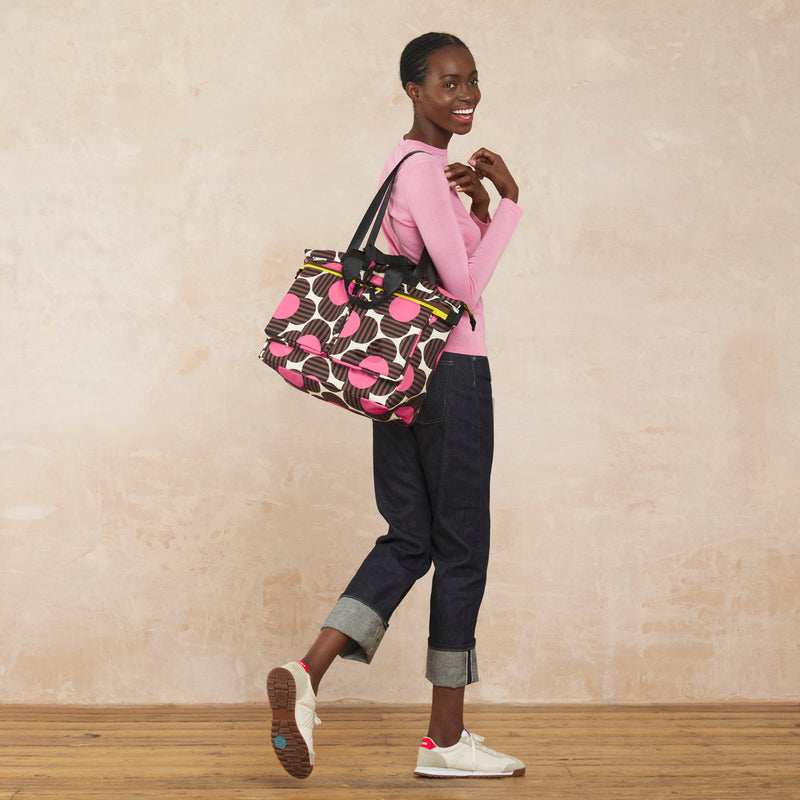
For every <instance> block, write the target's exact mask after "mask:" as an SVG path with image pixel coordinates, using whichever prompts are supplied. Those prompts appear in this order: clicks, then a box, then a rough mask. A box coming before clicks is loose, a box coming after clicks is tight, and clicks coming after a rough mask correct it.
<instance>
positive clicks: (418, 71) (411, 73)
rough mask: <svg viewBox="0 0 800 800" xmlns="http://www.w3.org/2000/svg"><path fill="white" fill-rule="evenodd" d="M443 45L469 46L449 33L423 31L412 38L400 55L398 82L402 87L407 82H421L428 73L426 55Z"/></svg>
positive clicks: (465, 47) (466, 48)
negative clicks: (420, 34)
mask: <svg viewBox="0 0 800 800" xmlns="http://www.w3.org/2000/svg"><path fill="white" fill-rule="evenodd" d="M443 47H463V48H464V49H465V50H469V48H468V47H467V46H466V45H465V44H464V42H462V41H461V39H459V38H458V37H457V36H453V35H452V34H450V33H424V34H423V35H422V36H418V37H417V38H416V39H412V40H411V41H410V42H409V43H408V44H407V45H406V46H405V49H404V50H403V54H402V55H401V56H400V82H401V83H402V84H403V88H404V89H405V87H406V86H407V85H408V84H409V83H416V84H421V83H422V82H423V81H424V80H425V75H426V74H427V73H428V56H429V55H430V54H431V53H433V52H434V51H436V50H441V49H442V48H443Z"/></svg>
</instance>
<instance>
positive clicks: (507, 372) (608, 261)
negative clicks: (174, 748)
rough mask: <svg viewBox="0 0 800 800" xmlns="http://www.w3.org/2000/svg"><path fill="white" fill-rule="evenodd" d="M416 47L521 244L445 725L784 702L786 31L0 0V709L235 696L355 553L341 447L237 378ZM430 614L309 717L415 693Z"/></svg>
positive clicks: (795, 253) (292, 634)
mask: <svg viewBox="0 0 800 800" xmlns="http://www.w3.org/2000/svg"><path fill="white" fill-rule="evenodd" d="M426 30H449V31H452V32H453V33H456V34H457V35H460V36H461V37H462V38H463V39H464V40H465V41H466V42H467V43H468V44H469V45H470V46H471V48H472V50H473V53H474V55H475V57H476V61H477V63H478V68H479V70H480V74H481V85H482V89H483V93H484V99H483V102H482V104H481V106H480V107H479V111H478V115H477V117H476V122H475V125H474V128H473V132H472V134H471V135H470V136H469V137H468V138H466V139H457V140H454V141H453V142H452V145H451V148H450V152H451V157H452V158H453V160H465V159H466V158H467V157H468V156H469V155H470V153H472V152H473V151H474V150H475V149H477V148H478V147H479V146H482V145H485V146H487V147H490V148H491V149H494V150H496V151H498V152H500V153H502V154H503V155H504V157H505V158H506V160H507V162H508V163H509V165H511V167H512V168H513V169H514V171H515V173H516V175H517V176H518V179H519V183H520V185H521V194H520V204H521V205H522V206H523V207H524V209H525V212H526V213H525V216H524V218H523V220H522V223H521V225H520V227H519V229H518V231H517V234H516V236H515V238H514V240H513V242H512V244H511V246H510V248H509V249H508V250H507V252H506V254H505V256H504V258H503V260H502V262H501V264H500V266H499V268H498V272H497V275H496V277H495V280H494V281H493V283H492V284H491V285H490V288H489V290H488V292H487V297H486V302H487V307H488V326H489V331H490V342H489V344H490V348H491V351H492V355H493V371H494V381H495V405H496V415H497V431H496V434H497V450H496V459H495V464H496V468H495V478H494V485H493V498H494V499H493V505H494V530H493V561H492V566H491V571H490V583H489V588H488V592H487V597H486V600H485V603H484V608H483V612H482V618H481V623H480V629H479V658H480V660H481V673H482V680H481V681H480V683H478V684H476V685H475V686H474V687H472V688H471V689H470V699H472V700H486V701H515V702H556V701H567V702H572V701H576V702H613V701H632V702H650V701H692V700H697V701H708V700H728V699H776V700H777V699H783V700H786V699H800V645H799V644H798V643H799V642H800V530H799V529H798V522H799V520H800V463H799V462H800V417H799V415H798V409H799V408H800V370H799V369H798V345H799V344H800V335H798V322H797V309H798V307H800V291H799V289H798V266H799V263H798V262H799V261H800V239H799V238H798V212H800V162H798V158H797V142H798V135H799V134H800V125H799V124H798V123H800V100H799V99H798V98H799V97H800V92H798V78H799V77H800V51H798V47H797V42H798V40H799V39H800V10H798V4H797V3H796V2H790V0H725V2H717V1H716V0H695V1H694V2H690V1H689V0H668V1H667V2H655V1H654V0H653V1H652V2H651V1H650V0H645V1H644V2H641V0H639V1H638V2H632V1H627V0H609V2H602V3H600V2H597V3H584V2H571V3H562V2H556V0H542V2H538V3H535V4H531V3H528V2H522V1H521V0H503V2H502V3H501V2H480V3H478V2H474V3H473V2H466V0H446V2H442V3H437V4H431V3H429V2H420V0H409V2H407V3H405V4H403V6H402V10H400V7H399V6H397V4H396V3H390V2H387V0H375V2H369V3H367V2H361V0H337V2H336V3H333V2H315V3H307V2H305V1H304V0H301V1H300V2H292V3H289V2H275V1H273V0H267V2H262V0H226V2H216V0H196V2H191V3H183V2H169V1H167V2H157V1H156V0H110V2H106V3H89V2H83V1H82V0H43V1H42V2H36V3H32V2H28V0H4V2H3V3H2V5H1V6H0V67H1V68H0V97H1V98H2V107H3V109H4V112H3V115H2V120H1V121H0V204H2V205H1V206H0V292H1V293H2V294H0V302H1V306H0V309H1V316H0V320H1V321H0V325H1V326H2V348H0V374H2V376H3V380H2V388H0V617H1V618H2V619H1V620H0V623H1V624H0V631H1V632H0V700H1V701H3V702H29V703H31V702H32V703H35V702H77V703H123V702H124V703H136V702H176V703H195V702H233V701H249V700H261V699H262V698H263V679H264V676H265V674H266V671H267V670H268V669H269V668H270V667H271V666H273V665H275V664H280V663H283V662H284V661H286V660H288V659H290V658H294V657H299V656H301V655H302V653H303V652H304V651H305V648H306V646H307V644H308V643H309V642H310V641H311V639H312V637H313V636H314V635H315V631H316V629H317V627H318V626H319V624H320V623H321V622H322V620H323V619H324V618H325V616H326V615H327V613H328V610H329V608H330V606H331V605H332V603H333V602H334V601H335V599H336V597H337V596H338V593H339V592H340V591H341V590H342V589H343V588H344V585H345V584H346V582H347V580H348V579H349V577H350V575H351V573H352V571H353V570H354V569H355V567H356V566H357V564H358V562H359V559H360V558H361V557H362V556H363V555H364V554H365V553H366V551H367V549H368V548H369V547H370V545H371V542H372V541H373V539H374V538H375V537H376V536H378V535H380V534H381V533H382V532H383V527H384V526H383V523H382V521H381V520H380V519H379V517H378V516H377V512H375V510H374V507H373V502H372V490H371V475H370V455H371V454H370V442H369V425H368V423H366V422H365V421H363V420H361V419H358V418H355V417H350V416H348V415H346V414H343V413H341V412H338V411H337V410H335V409H332V408H328V407H326V406H324V405H323V404H321V403H318V402H316V401H314V400H311V399H309V398H306V397H304V396H302V395H300V394H299V393H296V392H294V391H293V390H291V389H290V388H288V387H286V386H285V385H283V383H282V382H281V381H280V380H279V379H278V378H277V377H276V376H275V375H273V374H272V373H270V372H269V371H268V370H267V369H266V367H264V366H263V365H262V364H261V363H260V362H259V361H258V359H257V354H258V351H259V349H260V346H261V343H262V340H263V337H262V329H263V326H264V324H265V323H266V321H267V318H268V317H269V315H270V314H271V312H272V310H274V307H275V306H276V305H277V303H278V301H279V300H280V298H281V296H282V294H283V292H284V291H285V289H286V287H287V286H288V283H289V280H290V278H291V276H292V275H293V272H294V270H295V269H296V268H297V266H298V265H299V263H300V261H299V260H300V257H301V254H302V250H303V248H304V247H343V246H345V245H346V243H347V241H348V240H349V237H350V235H351V232H352V230H353V229H354V227H355V224H356V222H357V220H358V219H359V218H360V216H361V214H362V212H363V210H364V208H365V206H366V202H367V200H368V199H369V198H370V197H371V195H372V193H373V192H374V190H375V187H376V179H377V175H378V173H379V171H380V167H381V164H382V163H383V159H384V157H385V155H386V153H387V151H388V150H389V149H390V148H391V146H392V145H393V144H394V142H395V141H396V139H398V138H399V137H400V136H401V135H402V134H403V133H404V132H405V131H406V130H407V129H408V127H409V126H410V107H409V104H408V102H407V100H406V98H405V97H404V95H403V94H402V91H401V87H400V85H399V80H398V79H397V76H396V72H397V67H396V64H397V60H398V58H399V53H400V51H401V49H402V47H403V45H404V44H405V43H406V42H407V41H408V40H409V39H411V38H413V37H414V36H415V35H417V34H418V33H421V32H424V31H426ZM427 585H428V584H427V580H425V581H423V582H422V583H421V584H420V585H419V586H418V587H416V588H415V590H414V591H413V592H412V593H411V595H410V596H409V597H408V598H407V600H406V602H405V604H404V605H403V606H402V607H401V608H400V610H399V611H398V612H397V614H396V615H395V617H394V618H393V619H392V622H391V626H390V629H389V632H388V634H387V636H386V638H385V640H384V645H383V647H382V650H381V651H380V652H379V653H378V655H377V657H376V659H375V661H374V662H373V665H372V666H371V667H370V668H366V667H364V666H363V665H358V664H352V663H337V664H336V665H334V667H333V668H332V670H331V673H330V674H329V680H328V682H327V684H326V685H325V688H324V693H323V697H324V699H326V700H332V699H337V698H343V697H355V698H361V699H365V700H381V701H388V702H401V701H409V702H412V701H413V702H419V701H423V700H425V699H426V698H427V697H428V692H429V689H428V685H427V684H426V682H425V679H424V677H423V673H424V657H425V637H426V629H427V597H426V590H427Z"/></svg>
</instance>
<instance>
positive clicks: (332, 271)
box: [301, 264, 466, 319]
mask: <svg viewBox="0 0 800 800" xmlns="http://www.w3.org/2000/svg"><path fill="white" fill-rule="evenodd" d="M304 266H306V267H313V268H314V269H318V270H320V271H321V272H328V273H330V274H331V275H337V276H338V277H340V278H341V277H342V273H341V272H337V271H336V270H335V269H328V268H327V267H321V266H319V264H304ZM301 271H302V270H301ZM377 288H380V287H377ZM394 296H395V297H402V298H403V299H405V300H410V301H411V302H412V303H417V304H418V305H421V306H422V307H423V308H427V309H428V310H429V311H430V312H431V313H432V314H436V316H437V317H439V318H440V319H447V318H448V317H449V316H450V315H449V314H448V313H446V312H445V311H442V310H441V309H440V308H436V306H433V305H431V304H430V303H426V302H425V301H424V300H418V299H417V298H416V297H411V296H410V295H407V294H401V293H400V292H394ZM464 308H466V306H464Z"/></svg>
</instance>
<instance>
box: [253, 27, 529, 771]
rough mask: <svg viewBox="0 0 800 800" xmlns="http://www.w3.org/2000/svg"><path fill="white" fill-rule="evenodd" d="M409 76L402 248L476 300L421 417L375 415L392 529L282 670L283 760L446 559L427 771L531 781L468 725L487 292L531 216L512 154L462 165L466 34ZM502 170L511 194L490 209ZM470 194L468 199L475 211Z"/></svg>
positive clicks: (392, 229) (433, 641)
mask: <svg viewBox="0 0 800 800" xmlns="http://www.w3.org/2000/svg"><path fill="white" fill-rule="evenodd" d="M400 78H401V81H402V83H403V87H404V89H405V91H406V94H407V95H408V97H409V98H410V99H411V101H412V103H413V107H414V121H413V125H412V127H411V130H410V131H409V132H408V133H407V134H406V135H405V136H404V137H403V139H402V140H401V141H400V142H399V143H398V144H397V146H396V147H395V148H394V150H393V151H392V153H391V154H390V155H389V158H388V159H387V161H386V164H385V166H384V170H383V177H385V176H386V175H388V173H389V172H390V171H391V169H392V168H393V167H394V166H395V165H396V164H397V163H398V161H400V159H401V158H403V156H405V155H406V154H408V153H411V152H413V151H415V150H416V151H421V152H420V153H419V154H416V155H414V156H412V157H411V158H409V159H408V160H407V161H406V162H405V163H404V164H403V166H402V167H401V168H400V171H399V173H398V175H397V178H396V181H395V185H394V189H393V191H392V195H391V200H390V203H389V206H388V210H387V214H386V218H385V220H384V233H385V235H386V238H387V240H388V242H389V247H390V249H391V251H392V252H393V253H395V254H397V253H400V254H402V255H404V256H406V257H408V258H410V259H411V260H412V261H414V262H416V261H418V260H419V258H420V255H421V253H422V250H423V247H427V249H428V253H429V254H430V256H431V259H432V260H433V263H434V264H435V266H436V269H437V271H438V275H439V283H440V285H441V286H442V287H443V288H444V289H445V290H446V291H447V292H449V293H450V294H452V295H454V296H456V297H458V298H459V299H460V300H463V301H465V302H466V303H467V305H468V306H469V308H470V309H471V311H472V314H473V316H474V318H475V322H476V325H475V328H474V330H473V329H472V327H471V324H470V320H469V319H468V318H467V316H466V315H464V318H463V319H462V320H461V322H460V323H459V325H458V326H457V327H456V328H455V329H454V330H453V332H452V333H451V335H450V338H449V339H448V342H447V346H446V348H445V352H444V354H443V356H442V358H441V361H440V362H439V367H438V369H437V371H436V373H435V374H434V378H433V381H432V385H431V386H430V389H429V392H428V395H427V397H426V400H425V403H424V405H423V407H422V409H421V411H420V414H419V416H418V418H417V420H416V422H415V423H414V424H413V425H411V426H409V427H408V428H405V427H402V426H396V425H387V424H386V423H380V422H377V423H373V469H374V477H375V495H376V501H377V505H378V509H379V510H380V512H381V514H382V515H383V517H384V518H385V519H386V521H387V522H388V524H389V531H388V533H387V534H386V535H385V536H382V537H381V538H379V539H378V540H377V542H376V543H375V546H374V548H373V549H372V551H371V552H370V553H369V554H368V555H367V557H366V559H365V560H364V562H363V563H362V565H361V567H360V568H359V569H358V571H357V572H356V574H355V576H354V577H353V579H352V581H351V582H350V584H349V586H348V587H347V589H346V590H345V591H344V593H343V594H342V596H341V597H340V598H339V600H338V602H337V603H336V605H335V607H334V608H333V610H332V611H331V613H330V615H329V616H328V618H327V620H326V621H325V623H324V625H323V628H322V630H321V632H320V634H319V636H318V638H317V639H316V641H315V642H314V644H313V645H312V646H311V648H310V649H309V651H308V652H307V653H306V655H305V656H304V657H303V659H302V660H301V661H295V662H292V663H290V664H286V665H285V666H283V667H278V668H276V669H274V670H272V672H270V674H269V677H268V679H267V689H268V693H269V698H270V705H271V706H272V710H273V723H272V740H273V748H274V750H275V753H276V754H277V756H278V758H279V760H280V762H281V764H282V765H283V766H284V768H285V769H286V770H287V771H288V772H289V773H290V774H291V775H294V776H295V777H298V778H304V777H307V776H308V775H309V774H310V773H311V770H312V768H313V763H314V752H313V741H312V733H313V728H314V725H315V723H318V722H319V720H318V719H317V717H316V714H315V707H316V695H317V691H318V688H319V683H320V680H321V679H322V677H323V675H324V674H325V671H326V670H327V669H328V667H329V666H330V664H331V663H332V662H333V660H334V658H335V657H336V656H337V655H341V656H342V657H343V658H351V659H355V660H359V661H363V662H365V663H369V662H370V661H371V660H372V656H373V655H374V653H375V650H376V648H377V647H378V644H379V643H380V640H381V638H382V637H383V634H384V632H385V630H386V628H387V626H388V620H389V618H390V616H391V614H392V612H393V611H394V609H395V608H396V607H397V605H398V604H399V603H400V601H401V600H402V599H403V597H405V595H406V593H407V592H408V591H409V589H410V588H411V586H412V585H413V584H414V582H415V581H416V580H417V579H418V578H420V577H422V576H423V575H424V574H425V573H426V572H427V571H428V569H429V567H430V566H431V564H433V566H434V576H433V584H432V589H431V605H430V620H429V638H428V659H427V670H426V676H427V678H428V679H429V680H430V681H431V683H432V684H433V694H432V702H431V714H430V722H429V727H428V731H427V736H426V737H425V738H424V739H423V740H422V743H421V745H420V748H419V751H418V758H417V767H416V769H415V773H416V774H418V775H425V776H435V777H486V776H497V777H505V776H519V775H522V774H524V772H525V767H524V765H523V764H522V762H521V761H518V760H517V759H515V758H512V757H510V756H505V755H503V754H500V753H495V752H494V751H493V750H489V748H487V747H484V746H483V745H482V744H481V742H482V741H483V740H482V738H481V737H478V736H475V735H474V734H471V733H469V732H468V731H466V730H465V729H464V719H463V713H464V688H465V686H466V685H467V684H469V683H473V682H475V681H477V680H478V670H477V660H476V656H475V626H476V622H477V617H478V609H479V607H480V603H481V599H482V597H483V591H484V585H485V581H486V567H487V563H488V556H489V481H490V473H491V466H492V451H493V420H492V396H491V377H490V373H489V364H488V361H487V358H486V343H485V338H484V315H483V303H482V300H481V294H482V292H483V290H484V288H485V287H486V285H487V283H488V282H489V279H490V278H491V276H492V273H493V272H494V269H495V267H496V266H497V262H498V259H499V258H500V255H501V254H502V252H503V250H504V249H505V247H506V245H507V244H508V241H509V239H510V237H511V235H512V233H513V232H514V229H515V227H516V225H517V222H518V220H519V218H520V216H521V214H522V212H521V210H520V209H519V207H518V206H517V204H516V203H517V196H518V188H517V184H516V183H515V181H514V179H513V177H512V176H511V173H510V172H509V170H508V168H507V167H506V165H505V163H504V162H503V159H502V158H500V156H498V155H496V154H495V153H492V152H491V151H489V150H486V149H484V148H481V149H480V150H478V151H477V152H475V154H474V155H473V156H472V158H471V159H470V160H469V163H468V164H459V163H453V164H450V163H448V159H447V145H448V143H449V142H450V139H451V138H452V136H453V134H458V135H462V134H465V133H468V132H469V131H470V129H471V128H472V121H473V119H474V115H475V109H476V107H477V105H478V103H479V101H480V98H481V93H480V90H479V88H478V73H477V70H476V68H475V61H474V59H473V57H472V54H471V53H470V51H469V50H468V48H467V47H466V45H465V44H464V43H463V42H462V41H461V40H460V39H457V38H456V37H455V36H451V35H449V34H441V33H429V34H425V35H424V36H420V37H419V38H417V39H415V40H413V41H412V42H410V43H409V44H408V45H407V46H406V48H405V49H404V51H403V54H402V56H401V59H400ZM484 178H488V179H489V180H490V181H491V182H492V183H493V184H494V186H495V188H496V189H497V191H498V193H499V194H500V197H501V200H500V204H499V206H498V208H497V211H496V214H495V216H494V218H493V219H491V220H490V218H489V195H488V193H487V191H486V189H485V188H484V186H483V184H482V183H481V181H482V179H484ZM459 195H466V196H467V197H468V198H469V199H470V201H471V208H470V210H469V211H467V210H466V208H465V207H464V204H463V202H462V200H461V198H460V197H459Z"/></svg>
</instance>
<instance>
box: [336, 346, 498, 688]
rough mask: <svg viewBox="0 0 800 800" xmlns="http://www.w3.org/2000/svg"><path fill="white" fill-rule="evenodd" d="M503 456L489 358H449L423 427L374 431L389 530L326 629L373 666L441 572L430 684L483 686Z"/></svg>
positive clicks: (433, 605) (420, 422) (434, 604)
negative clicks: (486, 598)
mask: <svg viewBox="0 0 800 800" xmlns="http://www.w3.org/2000/svg"><path fill="white" fill-rule="evenodd" d="M493 450H494V430H493V411H492V388H491V375H490V371H489V363H488V360H487V359H486V358H484V357H481V356H466V355H459V354H454V353H445V354H444V355H443V356H442V359H441V361H440V363H439V367H438V369H437V371H436V373H435V374H434V377H433V380H432V383H431V385H430V387H429V391H428V395H427V397H426V399H425V404H424V405H423V407H422V410H421V411H420V414H419V417H418V418H417V420H416V422H415V423H414V424H413V425H411V426H410V427H408V428H403V427H401V426H397V425H387V424H386V423H381V422H376V423H373V469H374V476H375V498H376V501H377V504H378V510H379V511H380V513H381V514H382V515H383V517H384V519H385V520H386V521H387V522H388V524H389V530H388V532H387V533H386V535H384V536H381V537H380V538H379V539H378V540H377V541H376V543H375V546H374V547H373V549H372V550H371V551H370V553H369V554H368V555H367V557H366V558H365V559H364V562H363V563H362V565H361V567H360V568H359V569H358V571H357V572H356V574H355V576H354V577H353V579H352V581H351V582H350V584H349V585H348V587H347V589H346V590H345V591H344V594H343V595H342V596H341V597H340V598H339V601H338V602H337V604H336V606H335V607H334V609H333V611H332V612H331V614H330V616H329V617H328V619H327V620H326V622H325V625H324V627H330V628H335V629H336V630H339V631H341V632H343V633H345V634H346V635H348V636H349V637H350V638H351V639H352V640H353V644H352V645H350V646H348V647H347V648H345V650H344V651H342V656H343V657H345V658H354V659H356V660H360V661H365V662H367V663H369V662H370V661H371V659H372V656H373V655H374V653H375V650H376V649H377V647H378V645H379V644H380V641H381V639H382V638H383V634H384V632H385V631H386V628H387V627H388V623H389V618H390V617H391V615H392V613H393V612H394V610H395V608H397V606H398V605H399V604H400V602H401V600H402V599H403V598H404V597H405V596H406V594H407V593H408V591H409V589H411V587H412V586H413V585H414V583H415V581H417V579H419V578H421V577H422V576H423V575H425V573H426V572H427V571H428V569H429V568H430V567H431V564H433V567H434V575H433V583H432V588H431V599H430V618H429V631H428V664H427V670H426V674H427V677H428V679H429V680H430V681H431V682H432V683H434V684H435V685H437V686H451V687H458V686H464V685H466V684H468V683H472V682H474V681H476V680H477V679H478V673H477V659H476V657H475V625H476V622H477V619H478V610H479V608H480V604H481V600H482V599H483V592H484V586H485V583H486V568H487V564H488V560H489V527H490V523H489V484H490V478H491V470H492V456H493Z"/></svg>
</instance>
